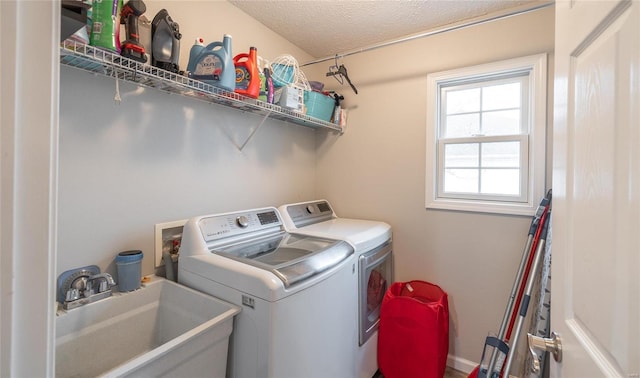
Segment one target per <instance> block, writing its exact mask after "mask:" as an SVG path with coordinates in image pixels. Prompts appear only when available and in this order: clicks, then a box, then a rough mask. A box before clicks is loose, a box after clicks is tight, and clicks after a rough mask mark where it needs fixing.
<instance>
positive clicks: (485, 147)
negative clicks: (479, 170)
mask: <svg viewBox="0 0 640 378" xmlns="http://www.w3.org/2000/svg"><path fill="white" fill-rule="evenodd" d="M482 167H483V168H487V167H507V168H519V167H520V142H491V143H482Z"/></svg>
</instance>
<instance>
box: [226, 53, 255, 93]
mask: <svg viewBox="0 0 640 378" xmlns="http://www.w3.org/2000/svg"><path fill="white" fill-rule="evenodd" d="M233 65H234V66H235V69H236V87H235V92H236V93H239V94H241V95H245V96H247V97H251V98H258V96H259V95H260V74H259V72H260V71H259V69H258V50H257V49H256V48H255V47H251V48H249V54H238V55H236V56H235V57H234V58H233Z"/></svg>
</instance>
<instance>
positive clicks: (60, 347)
mask: <svg viewBox="0 0 640 378" xmlns="http://www.w3.org/2000/svg"><path fill="white" fill-rule="evenodd" d="M239 312H240V308H239V307H238V306H235V305H233V304H230V303H227V302H224V301H222V300H219V299H217V298H214V297H211V296H209V295H206V294H203V293H200V292H197V291H195V290H192V289H190V288H187V287H186V286H182V285H179V284H177V283H175V282H172V281H169V280H166V279H163V278H159V277H154V278H153V279H152V280H151V282H149V283H146V284H144V285H143V286H142V288H140V289H138V290H136V291H132V292H128V293H114V294H113V296H111V297H109V298H106V299H103V300H100V301H97V302H94V303H89V304H87V305H84V306H81V307H78V308H75V309H73V310H69V311H59V312H58V316H57V317H56V377H59V378H60V377H96V376H104V377H125V376H145V377H165V376H166V377H169V376H171V377H196V376H203V375H206V376H209V377H221V378H222V377H224V376H225V374H226V364H227V352H228V346H229V336H230V335H231V332H232V330H233V317H234V316H235V315H236V314H237V313H239Z"/></svg>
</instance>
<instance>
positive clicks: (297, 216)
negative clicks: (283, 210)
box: [287, 200, 335, 228]
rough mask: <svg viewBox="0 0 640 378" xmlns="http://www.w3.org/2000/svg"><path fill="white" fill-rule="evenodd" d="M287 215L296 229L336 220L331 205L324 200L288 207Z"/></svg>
mask: <svg viewBox="0 0 640 378" xmlns="http://www.w3.org/2000/svg"><path fill="white" fill-rule="evenodd" d="M287 213H288V214H289V217H290V218H291V221H293V224H294V225H295V226H296V228H300V227H303V226H307V225H310V224H315V223H320V222H324V221H327V220H329V219H332V218H335V214H334V213H333V209H332V208H331V205H329V202H327V201H324V200H323V201H313V202H304V203H298V204H294V205H288V206H287Z"/></svg>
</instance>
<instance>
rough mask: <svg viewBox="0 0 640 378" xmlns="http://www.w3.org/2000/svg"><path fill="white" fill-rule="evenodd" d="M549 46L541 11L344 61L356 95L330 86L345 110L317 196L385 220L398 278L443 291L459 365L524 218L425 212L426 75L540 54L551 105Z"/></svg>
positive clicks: (517, 249) (479, 338)
mask: <svg viewBox="0 0 640 378" xmlns="http://www.w3.org/2000/svg"><path fill="white" fill-rule="evenodd" d="M553 46H554V9H553V7H550V8H547V9H545V10H541V11H536V12H533V13H530V14H527V15H523V16H518V17H512V18H508V19H505V20H502V21H498V22H491V23H488V24H484V25H481V26H476V27H470V28H467V29H462V30H458V31H453V32H448V33H444V34H440V35H436V36H431V37H427V38H423V39H419V40H414V41H412V42H406V43H402V44H398V45H394V46H391V47H386V48H381V49H378V50H373V51H370V52H368V53H362V54H357V55H353V56H349V57H346V58H344V59H343V60H342V63H343V64H345V66H346V67H347V68H348V70H349V76H350V77H351V80H352V81H353V83H354V84H355V85H356V87H357V89H358V94H357V95H355V94H354V93H353V92H352V91H351V89H350V88H349V87H348V86H346V85H345V86H343V87H340V86H338V87H335V84H332V86H333V87H335V88H339V89H340V90H341V91H342V93H344V95H345V97H346V100H345V106H346V107H347V108H349V107H351V108H353V109H352V110H351V111H350V113H349V122H348V126H347V130H346V132H345V134H344V135H343V136H341V137H334V136H328V137H326V138H319V146H318V168H317V175H318V184H317V193H318V195H319V196H320V197H323V198H327V199H329V200H330V201H331V202H332V204H333V205H334V207H335V208H336V209H337V211H338V215H339V216H343V217H355V218H370V219H381V220H384V221H387V222H388V223H390V224H391V225H392V227H393V235H394V253H395V272H396V278H397V280H399V281H407V280H412V279H421V280H426V281H429V282H433V283H436V284H438V285H440V286H441V287H442V288H443V289H444V290H445V291H446V292H447V293H448V294H449V305H450V312H451V322H452V323H451V336H452V337H451V346H450V351H449V352H450V354H451V355H453V356H456V357H458V358H460V360H457V361H456V363H459V364H460V366H459V367H460V368H462V369H468V368H469V367H470V366H471V365H472V364H470V363H469V361H475V362H477V361H479V360H480V355H481V353H482V347H483V345H484V338H485V337H486V335H487V333H488V332H497V331H498V328H499V325H500V321H501V319H502V315H503V312H504V309H505V307H506V302H507V298H508V296H509V292H510V290H511V286H512V283H513V279H514V276H515V273H516V271H517V266H518V263H519V261H520V258H521V256H522V248H523V246H524V242H525V240H526V234H527V232H528V226H529V223H530V221H531V218H530V217H522V216H505V215H489V214H480V213H464V212H454V211H436V210H426V209H425V156H426V155H425V154H426V153H428V152H427V151H426V147H425V146H426V143H425V138H426V113H427V111H426V109H427V106H430V104H427V101H426V97H427V75H428V74H429V73H431V72H438V71H443V70H449V69H453V68H459V67H465V66H471V65H476V64H482V63H489V62H493V61H498V60H502V59H509V58H515V57H520V56H526V55H532V54H538V53H545V52H546V53H549V63H548V64H549V71H548V77H549V87H548V93H549V97H550V98H549V104H552V103H553V102H552V101H551V93H552V92H553V86H552V83H553V79H552V78H553V69H552V68H553V56H552V54H553ZM330 64H333V63H332V62H328V63H326V64H325V65H326V67H325V66H323V67H322V69H326V68H327V67H328V65H330ZM322 65H323V64H319V66H322ZM318 69H319V68H318ZM327 83H328V84H331V82H327ZM547 110H548V113H549V115H551V114H552V107H551V105H549V106H548V109H547ZM548 119H549V122H548V128H547V130H548V131H547V133H548V136H549V137H550V134H551V116H549V117H548ZM548 139H549V138H548ZM549 140H550V139H549ZM548 151H551V146H550V145H548ZM547 159H548V163H549V162H550V161H551V159H550V156H548V157H547ZM547 166H548V167H550V165H549V164H547ZM549 172H550V170H549ZM429 174H431V172H429ZM548 177H550V175H548ZM548 182H550V181H548ZM465 360H467V361H465Z"/></svg>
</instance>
